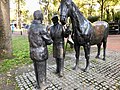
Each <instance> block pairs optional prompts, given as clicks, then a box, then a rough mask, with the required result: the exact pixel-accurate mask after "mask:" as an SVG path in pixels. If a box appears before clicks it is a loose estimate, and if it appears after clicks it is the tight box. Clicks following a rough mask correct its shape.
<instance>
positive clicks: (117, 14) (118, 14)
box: [115, 11, 120, 21]
mask: <svg viewBox="0 0 120 90" xmlns="http://www.w3.org/2000/svg"><path fill="white" fill-rule="evenodd" d="M115 20H116V21H118V20H120V11H118V12H117V13H115Z"/></svg>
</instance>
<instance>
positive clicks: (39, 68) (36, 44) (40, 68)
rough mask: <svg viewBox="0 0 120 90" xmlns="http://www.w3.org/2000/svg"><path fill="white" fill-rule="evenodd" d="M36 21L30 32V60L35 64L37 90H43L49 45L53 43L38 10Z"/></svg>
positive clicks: (35, 13) (33, 22) (35, 15)
mask: <svg viewBox="0 0 120 90" xmlns="http://www.w3.org/2000/svg"><path fill="white" fill-rule="evenodd" d="M33 16H34V20H33V21H32V24H31V26H30V29H29V31H28V38H29V44H30V58H31V59H32V60H33V63H34V70H35V75H36V81H37V89H40V90H43V89H44V88H45V84H46V60H47V59H48V49H47V45H49V44H51V43H52V42H53V41H52V39H51V38H50V35H49V34H48V33H47V32H46V30H45V26H44V25H43V24H42V21H43V14H42V12H41V11H40V10H37V11H35V12H34V14H33Z"/></svg>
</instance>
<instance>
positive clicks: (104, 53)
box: [103, 40, 107, 60]
mask: <svg viewBox="0 0 120 90" xmlns="http://www.w3.org/2000/svg"><path fill="white" fill-rule="evenodd" d="M106 43H107V41H106V40H104V41H103V60H105V56H106Z"/></svg>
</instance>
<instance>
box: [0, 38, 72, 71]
mask: <svg viewBox="0 0 120 90" xmlns="http://www.w3.org/2000/svg"><path fill="white" fill-rule="evenodd" d="M12 48H13V58H11V59H5V60H3V61H1V62H0V73H4V72H7V71H9V70H11V69H15V68H17V67H20V66H23V65H25V64H31V63H32V60H31V59H30V55H29V42H28V37H27V36H13V37H12ZM73 50H74V49H71V48H70V46H69V44H68V47H67V49H66V51H67V52H71V51H73ZM48 51H49V54H51V53H52V45H48Z"/></svg>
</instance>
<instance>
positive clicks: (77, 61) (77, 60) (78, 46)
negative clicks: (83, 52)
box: [73, 44, 80, 70]
mask: <svg viewBox="0 0 120 90" xmlns="http://www.w3.org/2000/svg"><path fill="white" fill-rule="evenodd" d="M74 48H75V52H76V54H75V57H76V64H75V66H74V68H73V70H76V69H77V68H78V65H79V54H80V45H76V44H75V45H74Z"/></svg>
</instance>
